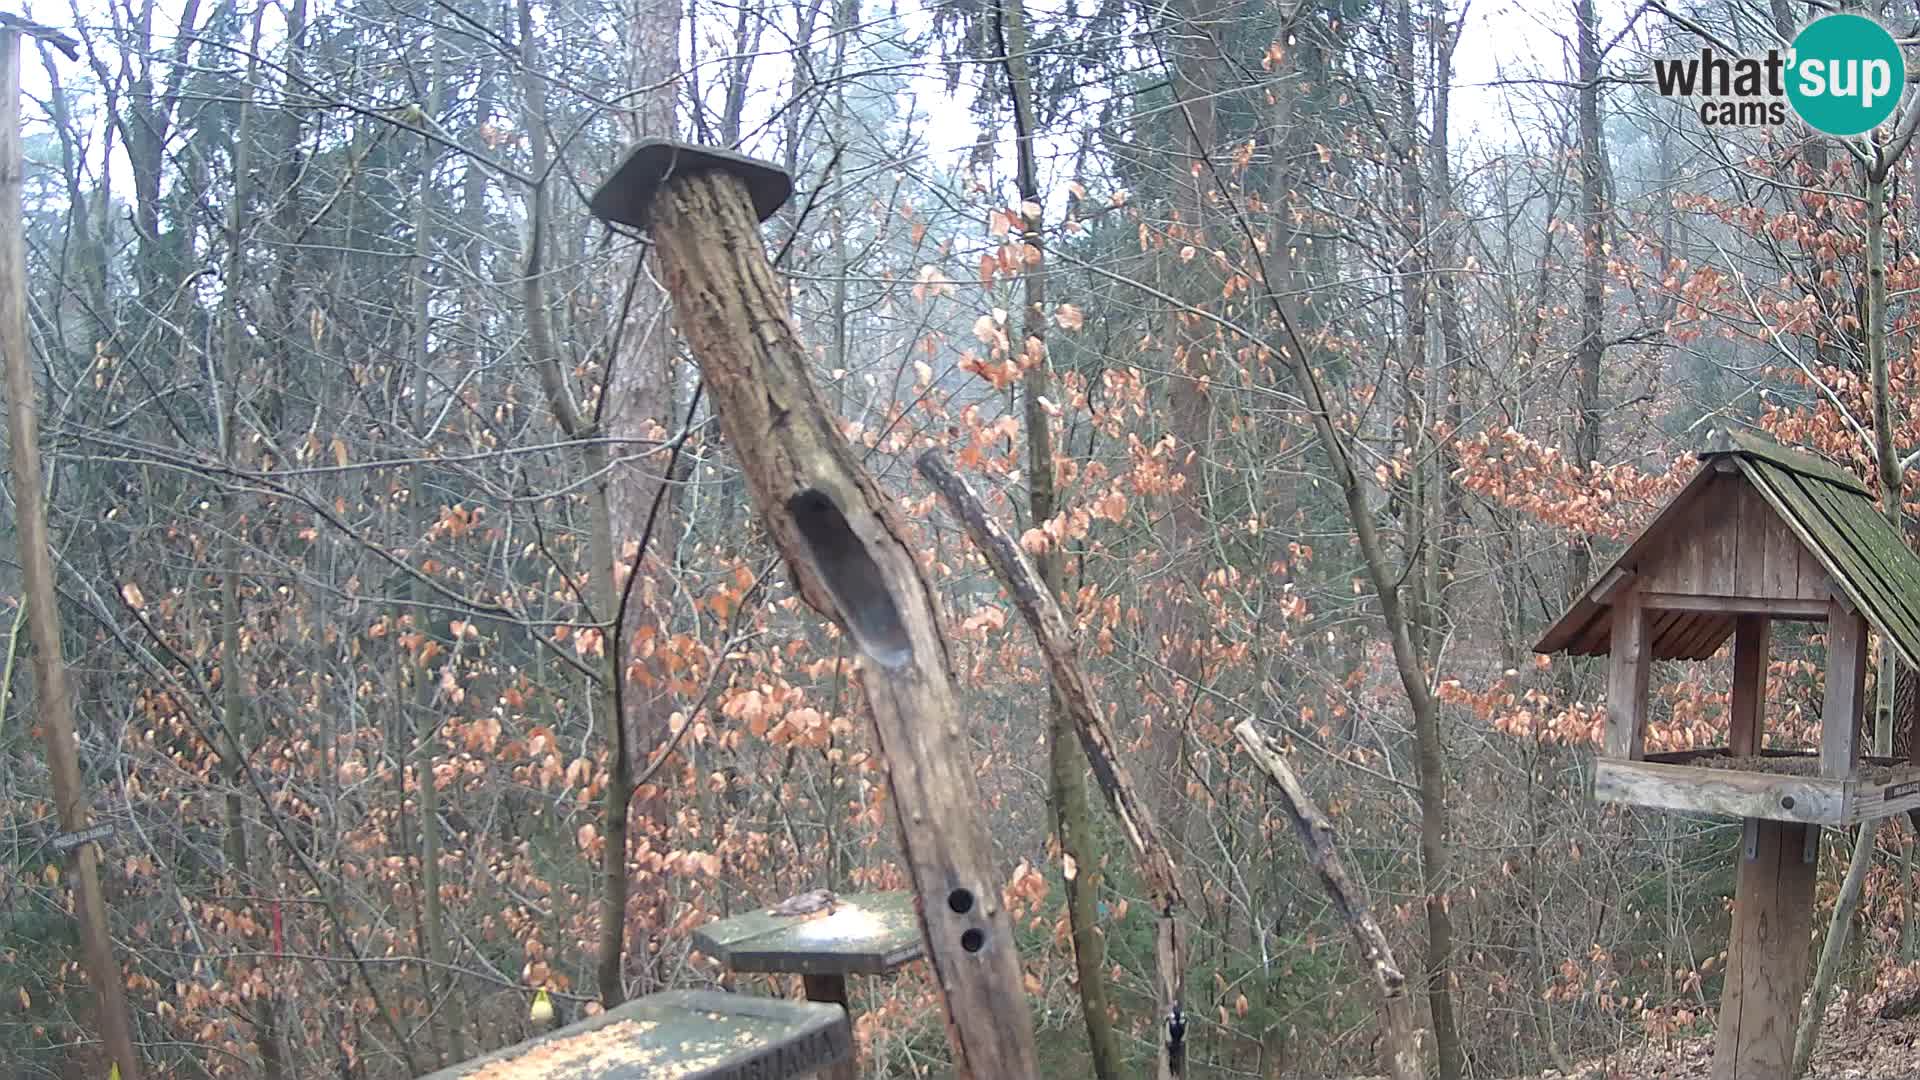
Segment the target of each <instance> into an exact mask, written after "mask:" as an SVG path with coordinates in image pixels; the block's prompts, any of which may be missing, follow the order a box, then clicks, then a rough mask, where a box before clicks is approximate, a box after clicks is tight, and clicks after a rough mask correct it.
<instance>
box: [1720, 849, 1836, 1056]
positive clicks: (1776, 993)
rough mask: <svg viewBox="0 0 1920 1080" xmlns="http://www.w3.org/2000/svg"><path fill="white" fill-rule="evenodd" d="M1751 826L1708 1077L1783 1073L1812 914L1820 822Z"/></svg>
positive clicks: (1737, 890) (1797, 1011)
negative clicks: (1812, 854)
mask: <svg viewBox="0 0 1920 1080" xmlns="http://www.w3.org/2000/svg"><path fill="white" fill-rule="evenodd" d="M1749 825H1750V826H1751V827H1752V828H1753V830H1754V832H1755V844H1754V856H1753V858H1751V859H1748V858H1746V857H1745V853H1744V852H1742V853H1741V854H1740V855H1739V856H1738V858H1739V859H1740V869H1739V880H1738V883H1737V884H1736V885H1735V886H1734V899H1733V932H1732V935H1731V937H1730V939H1729V940H1728V942H1727V975H1726V983H1725V989H1723V990H1722V991H1721V995H1720V1020H1719V1023H1718V1025H1717V1026H1716V1036H1715V1046H1714V1054H1713V1080H1789V1077H1790V1075H1791V1068H1792V1065H1793V1035H1794V1028H1795V1026H1796V1025H1797V1024H1798V1022H1799V1019H1800V995H1801V993H1802V992H1803V991H1805V989H1806V983H1807V951H1808V947H1809V941H1810V938H1809V935H1808V930H1809V928H1810V926H1811V920H1812V918H1813V881H1814V870H1815V867H1816V865H1817V862H1816V860H1815V859H1811V858H1808V857H1807V856H1808V854H1809V852H1817V851H1818V847H1817V845H1818V843H1819V829H1818V827H1817V826H1811V825H1803V824H1796V823H1788V822H1781V821H1760V822H1749ZM1809 832H1811V833H1812V836H1811V837H1810V836H1809Z"/></svg>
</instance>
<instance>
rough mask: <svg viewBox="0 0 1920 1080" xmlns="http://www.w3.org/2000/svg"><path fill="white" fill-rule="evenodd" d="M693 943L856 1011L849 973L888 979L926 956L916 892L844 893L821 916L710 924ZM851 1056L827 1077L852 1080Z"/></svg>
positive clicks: (775, 915)
mask: <svg viewBox="0 0 1920 1080" xmlns="http://www.w3.org/2000/svg"><path fill="white" fill-rule="evenodd" d="M693 943H694V945H695V946H696V947H697V948H699V950H700V951H701V952H703V953H706V954H707V955H708V956H711V957H713V958H714V959H715V960H718V961H720V963H722V964H723V965H725V966H726V968H727V970H729V971H736V972H766V973H775V974H791V975H799V976H800V977H801V980H802V983H803V984H804V986H805V988H806V994H807V1000H808V1001H817V1002H822V1003H828V1004H833V1005H838V1006H840V1007H842V1008H845V1009H847V1011H848V1015H849V1017H851V1015H852V1009H851V1007H850V1006H849V1005H848V999H847V976H849V975H886V974H890V973H892V972H893V971H895V970H897V969H899V968H900V967H901V966H902V965H905V964H909V963H912V962H913V961H915V960H918V959H920V958H921V956H923V955H924V949H923V948H922V945H921V940H920V920H919V917H918V916H916V915H915V914H914V913H913V894H912V893H907V892H876V893H857V894H853V895H848V896H841V897H838V898H836V899H834V900H833V901H832V902H831V905H830V907H829V908H826V909H824V910H821V911H819V912H817V913H810V914H802V915H789V914H784V913H782V912H781V911H780V910H779V909H777V908H772V909H762V910H759V911H752V912H749V913H747V914H745V915H737V916H735V917H733V918H731V919H723V920H721V921H719V922H713V923H708V924H707V925H706V926H705V927H703V928H701V929H699V930H695V931H694V932H693ZM856 1075H857V1072H856V1070H855V1066H854V1062H853V1061H852V1060H851V1059H849V1060H848V1061H847V1062H846V1063H845V1064H844V1065H841V1066H838V1067H837V1069H836V1070H829V1071H827V1072H823V1073H822V1074H821V1076H822V1078H823V1080H853V1077H854V1076H856Z"/></svg>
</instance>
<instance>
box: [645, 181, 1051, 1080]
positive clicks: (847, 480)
mask: <svg viewBox="0 0 1920 1080" xmlns="http://www.w3.org/2000/svg"><path fill="white" fill-rule="evenodd" d="M651 220H652V222H653V235H654V242H655V245H656V250H657V253H658V256H659V259H660V265H661V268H662V270H663V272H664V276H665V281H666V285H667V290H668V292H669V293H671V294H672V295H673V297H674V301H675V313H676V315H677V316H678V319H679V323H680V325H681V327H682V329H683V331H684V332H685V334H686V336H687V340H688V342H689V343H690V344H691V345H692V347H693V354H694V357H695V359H697V360H698V361H699V363H700V366H701V370H702V373H703V374H704V375H705V377H706V384H707V387H708V390H709V391H710V392H711V394H712V396H713V402H714V408H715V411H716V412H717V413H718V414H719V416H720V422H721V426H722V428H723V429H724V430H725V433H726V437H727V443H728V445H730V446H731V447H733V449H734V453H735V454H736V455H737V456H738V457H739V459H740V463H741V467H742V469H743V470H744V471H745V472H746V475H747V483H748V488H749V490H750V491H751V492H752V494H753V502H754V508H755V510H756V511H757V512H758V513H759V515H760V517H761V520H762V521H763V522H764V523H765V525H766V527H767V532H768V534H769V536H770V537H771V538H772V540H773V542H774V545H775V547H777V548H778V549H779V551H780V553H781V556H782V558H783V559H784V560H785V562H786V564H787V568H788V571H789V573H790V574H791V575H792V577H791V580H792V581H793V582H794V585H795V587H796V589H797V591H798V592H799V594H800V597H801V599H802V600H804V601H805V602H806V603H807V604H808V605H809V606H811V607H812V608H814V610H816V611H819V612H821V613H822V614H825V615H827V616H828V617H829V618H832V619H834V620H835V621H836V622H837V623H838V624H839V625H840V627H841V628H842V630H843V631H844V632H846V633H847V635H848V637H849V640H850V641H851V643H852V644H853V645H854V647H855V648H856V649H857V650H858V655H857V661H858V671H859V673H860V683H861V687H862V689H863V690H864V691H865V693H866V697H867V703H868V706H869V715H870V717H871V719H872V721H873V734H874V737H875V741H876V744H877V746H878V747H879V749H880V751H881V753H882V754H883V755H884V756H885V758H886V760H887V763H888V769H887V784H888V788H889V792H890V794H891V796H892V800H891V801H892V803H893V806H894V810H895V813H896V815H897V820H898V823H899V828H900V839H901V846H902V855H903V861H904V862H905V863H906V868H907V870H908V873H909V874H910V875H911V877H912V879H913V882H914V887H915V890H916V891H917V892H918V893H919V896H920V915H921V919H922V927H923V930H924V933H925V941H926V946H927V957H928V960H929V962H930V964H931V967H932V972H933V975H934V979H935V984H936V985H937V986H938V987H939V988H940V990H941V993H942V997H943V1004H944V1005H945V1007H946V1020H947V1031H948V1035H949V1038H950V1040H951V1042H952V1045H953V1048H954V1052H955V1056H956V1059H957V1064H958V1067H959V1073H960V1075H961V1076H962V1077H979V1078H980V1080H987V1078H998V1077H1015V1076H1021V1077H1024V1076H1032V1075H1036V1071H1035V1065H1034V1060H1035V1053H1034V1040H1033V1020H1032V1016H1031V1014H1030V1013H1029V1012H1028V1005H1027V1001H1026V995H1025V993H1024V990H1023V988H1022V981H1021V973H1020V965H1019V957H1018V955H1017V954H1016V952H1015V944H1014V940H1013V926H1012V923H1011V921H1010V920H1009V918H1008V916H1007V912H1006V911H1005V909H1004V907H1003V906H1002V905H1001V904H1000V903H998V898H999V895H1000V893H999V890H1000V888H1001V882H1000V880H999V878H998V876H997V873H996V871H995V870H994V866H993V858H992V845H991V843H990V841H989V839H988V835H987V831H986V828H985V825H984V822H983V821H982V820H981V818H980V816H979V813H978V807H979V806H980V805H981V802H980V795H979V791H978V787H977V785H976V782H975V779H974V771H973V767H972V765H971V764H970V762H969V758H970V755H969V754H968V752H967V743H966V738H965V733H964V729H963V727H962V721H961V717H960V715H959V710H958V702H957V701H956V700H955V698H954V686H953V672H952V669H951V667H950V666H949V660H948V653H947V646H946V643H945V640H944V637H943V635H942V632H941V623H940V614H939V610H938V606H937V604H936V601H935V593H934V591H933V588H932V586H931V584H930V583H929V582H928V581H927V580H926V578H925V576H924V574H923V572H922V570H921V568H920V564H919V561H918V559H917V558H916V556H915V553H914V551H913V549H911V548H910V547H908V545H907V542H906V540H905V538H906V537H907V536H908V535H909V533H908V531H907V529H906V525H905V522H904V521H902V520H901V519H900V518H899V514H898V511H897V509H896V508H895V507H894V505H893V502H892V500H890V499H888V498H887V497H886V496H885V495H883V494H882V493H881V491H880V489H879V488H878V487H877V486H876V484H875V482H874V480H873V477H872V476H871V474H869V473H868V472H867V471H866V469H865V467H864V466H862V465H861V464H860V461H859V459H858V457H857V456H856V455H855V453H854V450H853V448H852V447H850V446H849V445H848V444H847V442H846V440H845V438H844V436H843V435H842V434H841V431H840V428H839V421H838V419H837V418H836V417H835V416H834V415H833V414H832V413H831V412H829V411H828V410H827V408H826V406H825V404H824V402H823V401H822V400H821V397H820V392H819V389H818V388H817V387H816V386H815V385H814V383H813V381H812V379H811V377H810V376H809V375H808V361H807V352H806V349H805V348H804V346H803V345H802V344H801V342H800V338H799V334H798V333H797V332H796V331H795V329H794V327H793V323H792V316H791V314H790V311H789V307H788V301H787V293H786V290H785V289H784V288H783V287H782V286H781V285H780V284H778V283H777V282H776V281H775V279H774V277H773V271H772V268H771V267H770V266H769V265H768V263H767V260H766V257H765V255H764V252H763V251H762V250H761V247H760V237H759V229H758V226H757V223H756V220H755V216H754V210H753V205H752V202H751V196H750V194H749V190H748V188H747V186H746V184H745V182H744V181H742V180H741V179H740V178H738V177H735V176H730V175H727V174H725V173H722V172H717V171H711V170H708V171H701V170H697V169H696V170H691V171H682V172H679V173H676V175H675V176H674V177H673V178H672V179H671V180H669V181H668V182H667V183H666V184H665V186H664V189H663V190H661V191H659V192H657V193H656V195H655V197H653V198H652V201H651Z"/></svg>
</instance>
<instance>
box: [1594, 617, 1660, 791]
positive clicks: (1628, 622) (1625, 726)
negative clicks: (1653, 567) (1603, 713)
mask: <svg viewBox="0 0 1920 1080" xmlns="http://www.w3.org/2000/svg"><path fill="white" fill-rule="evenodd" d="M1652 646H1653V642H1652V640H1651V638H1650V635H1648V633H1647V616H1646V612H1645V611H1643V610H1642V609H1641V607H1640V598H1639V594H1637V593H1632V592H1629V593H1627V594H1625V595H1623V596H1622V597H1620V599H1619V601H1618V602H1616V603H1615V604H1614V605H1613V647H1612V651H1611V654H1610V655H1609V656H1608V659H1607V741H1606V748H1605V749H1606V755H1607V756H1608V757H1611V758H1621V759H1625V760H1638V759H1639V758H1640V756H1641V755H1642V754H1644V753H1645V752H1646V738H1647V670H1648V668H1649V667H1651V666H1652V659H1653V650H1652Z"/></svg>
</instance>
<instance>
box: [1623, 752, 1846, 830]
mask: <svg viewBox="0 0 1920 1080" xmlns="http://www.w3.org/2000/svg"><path fill="white" fill-rule="evenodd" d="M1593 797H1594V799H1595V800H1596V801H1598V802H1611V803H1622V804H1625V805H1628V806H1650V807H1653V808H1655V809H1659V810H1680V811H1685V812H1688V813H1694V814H1724V815H1726V816H1728V817H1737V818H1767V819H1769V820H1773V821H1799V822H1806V823H1809V824H1817V825H1840V824H1843V823H1844V822H1845V821H1846V819H1847V790H1846V782H1845V781H1842V780H1830V779H1826V778H1823V777H1817V776H1779V775H1775V774H1772V773H1753V772H1740V771H1738V770H1734V769H1708V768H1704V767H1702V766H1698V765H1667V764H1663V763H1660V762H1655V761H1619V760H1615V759H1612V758H1601V759H1599V760H1598V761H1596V762H1594V765H1593Z"/></svg>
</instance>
